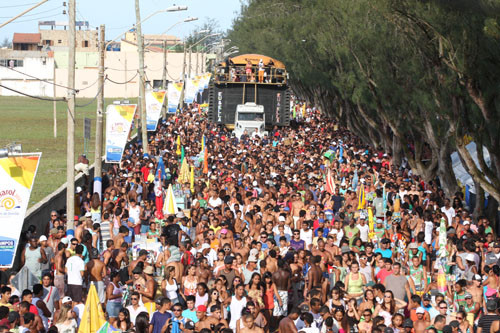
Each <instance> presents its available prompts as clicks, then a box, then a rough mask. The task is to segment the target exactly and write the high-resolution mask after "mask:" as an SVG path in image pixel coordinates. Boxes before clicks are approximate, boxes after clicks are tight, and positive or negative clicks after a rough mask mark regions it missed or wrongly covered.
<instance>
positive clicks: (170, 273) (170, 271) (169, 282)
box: [161, 266, 179, 304]
mask: <svg viewBox="0 0 500 333" xmlns="http://www.w3.org/2000/svg"><path fill="white" fill-rule="evenodd" d="M174 275H175V267H173V266H168V267H167V268H165V277H164V279H163V281H162V282H161V290H162V293H163V295H164V296H166V297H168V298H169V299H170V300H171V301H172V304H176V303H178V302H179V299H178V297H177V290H178V289H179V285H178V284H177V281H176V280H175V277H174Z"/></svg>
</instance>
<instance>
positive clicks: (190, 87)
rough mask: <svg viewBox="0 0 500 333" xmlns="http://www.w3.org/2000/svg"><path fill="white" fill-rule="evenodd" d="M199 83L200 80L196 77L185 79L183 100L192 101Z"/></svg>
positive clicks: (188, 102)
mask: <svg viewBox="0 0 500 333" xmlns="http://www.w3.org/2000/svg"><path fill="white" fill-rule="evenodd" d="M199 84H200V80H196V79H187V81H186V89H185V92H184V102H186V103H187V104H190V103H193V101H194V99H195V97H196V94H197V93H198V86H199Z"/></svg>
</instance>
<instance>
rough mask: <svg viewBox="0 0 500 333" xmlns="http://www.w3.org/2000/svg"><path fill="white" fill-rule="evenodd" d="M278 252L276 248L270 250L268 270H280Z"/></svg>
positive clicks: (267, 258) (267, 260) (272, 271)
mask: <svg viewBox="0 0 500 333" xmlns="http://www.w3.org/2000/svg"><path fill="white" fill-rule="evenodd" d="M276 256H277V253H276V251H275V250H270V251H269V256H268V257H266V267H267V270H268V271H269V272H270V273H271V274H273V273H275V272H276V271H277V270H278V260H277V259H276Z"/></svg>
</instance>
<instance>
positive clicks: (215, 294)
mask: <svg viewBox="0 0 500 333" xmlns="http://www.w3.org/2000/svg"><path fill="white" fill-rule="evenodd" d="M219 297H220V295H219V291H218V290H217V289H215V288H213V289H210V290H209V292H208V304H207V316H210V314H211V313H212V311H211V310H210V308H211V307H212V306H213V305H216V306H217V307H218V308H219V309H220V310H221V313H223V311H222V303H221V302H220V301H219Z"/></svg>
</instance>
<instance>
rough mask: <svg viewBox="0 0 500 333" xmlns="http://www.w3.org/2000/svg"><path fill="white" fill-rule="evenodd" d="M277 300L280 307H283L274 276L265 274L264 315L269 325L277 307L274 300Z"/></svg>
mask: <svg viewBox="0 0 500 333" xmlns="http://www.w3.org/2000/svg"><path fill="white" fill-rule="evenodd" d="M275 299H276V301H277V303H278V306H279V307H280V308H281V307H283V301H282V299H281V297H280V295H279V293H278V288H277V287H276V284H275V283H274V282H273V275H272V274H271V273H270V272H265V273H264V309H265V311H264V315H265V316H266V319H267V322H268V323H269V322H270V320H271V318H272V316H273V310H274V307H275V304H274V300H275Z"/></svg>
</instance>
